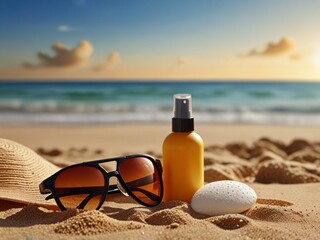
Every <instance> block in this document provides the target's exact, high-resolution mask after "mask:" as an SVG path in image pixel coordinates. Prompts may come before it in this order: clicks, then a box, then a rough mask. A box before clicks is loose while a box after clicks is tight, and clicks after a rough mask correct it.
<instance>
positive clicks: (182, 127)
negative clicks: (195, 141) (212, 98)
mask: <svg viewBox="0 0 320 240" xmlns="http://www.w3.org/2000/svg"><path fill="white" fill-rule="evenodd" d="M173 116H174V117H173V118H172V131H173V132H192V131H193V130H194V122H193V117H192V101H191V95H190V94H175V95H174V97H173Z"/></svg>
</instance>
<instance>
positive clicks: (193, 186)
mask: <svg viewBox="0 0 320 240" xmlns="http://www.w3.org/2000/svg"><path fill="white" fill-rule="evenodd" d="M173 111H174V117H173V118H172V133H171V134H169V135H168V136H167V137H166V139H165V140H164V142H163V146H162V162H163V181H164V198H163V200H164V202H166V201H171V200H180V201H185V202H189V203H190V202H191V199H192V196H193V195H194V193H195V192H196V191H197V190H198V189H199V188H200V187H202V186H203V184H204V172H203V171H204V169H203V168H204V144H203V141H202V138H201V137H200V136H199V135H198V134H197V133H196V132H194V120H193V117H192V103H191V95H190V94H176V95H174V108H173Z"/></svg>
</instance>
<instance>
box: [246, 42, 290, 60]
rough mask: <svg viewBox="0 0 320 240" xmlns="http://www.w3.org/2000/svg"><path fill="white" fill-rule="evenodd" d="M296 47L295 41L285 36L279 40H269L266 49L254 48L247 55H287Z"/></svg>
mask: <svg viewBox="0 0 320 240" xmlns="http://www.w3.org/2000/svg"><path fill="white" fill-rule="evenodd" d="M294 48H295V41H294V40H293V39H292V38H289V37H283V38H281V39H280V40H279V41H278V42H276V43H273V42H269V43H268V44H267V45H266V47H265V49H264V50H262V51H259V50H257V49H252V50H251V51H249V52H248V53H247V54H246V55H245V56H246V57H255V56H266V57H276V56H281V55H285V54H287V53H289V52H291V51H292V50H293V49H294Z"/></svg>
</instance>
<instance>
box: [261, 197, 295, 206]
mask: <svg viewBox="0 0 320 240" xmlns="http://www.w3.org/2000/svg"><path fill="white" fill-rule="evenodd" d="M257 203H259V204H265V205H274V206H280V207H288V206H292V205H293V203H291V202H287V201H283V200H277V199H261V198H260V199H259V198H258V199H257Z"/></svg>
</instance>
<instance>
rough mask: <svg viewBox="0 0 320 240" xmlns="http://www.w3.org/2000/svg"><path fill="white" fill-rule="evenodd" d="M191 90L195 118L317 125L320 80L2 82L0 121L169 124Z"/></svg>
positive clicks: (212, 121)
mask: <svg viewBox="0 0 320 240" xmlns="http://www.w3.org/2000/svg"><path fill="white" fill-rule="evenodd" d="M176 93H190V94H192V104H193V116H194V118H195V121H196V122H202V123H223V124H232V123H237V124H277V125H319V124H320V83H307V82H300V83H296V82H223V81H221V82H200V81H188V82H181V81H165V82H163V81H162V82H160V81H156V82H155V81H149V82H142V81H136V82H132V81H130V82H129V81H128V82H122V81H121V82H116V81H114V82H94V81H86V82H83V81H82V82H63V81H59V82H45V81H43V82H39V81H37V82H26V81H21V82H16V81H14V82H13V81H5V82H4V81H2V82H0V123H4V124H25V123H29V124H30V123H31V124H32V123H37V124H38V123H41V124H46V123H58V124H60V123H61V124H68V123H78V124H104V123H122V122H126V123H131V122H133V123H136V122H141V123H151V122H170V121H171V117H172V115H173V113H172V105H173V95H174V94H176Z"/></svg>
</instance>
